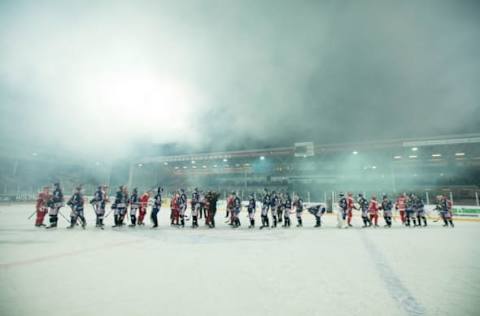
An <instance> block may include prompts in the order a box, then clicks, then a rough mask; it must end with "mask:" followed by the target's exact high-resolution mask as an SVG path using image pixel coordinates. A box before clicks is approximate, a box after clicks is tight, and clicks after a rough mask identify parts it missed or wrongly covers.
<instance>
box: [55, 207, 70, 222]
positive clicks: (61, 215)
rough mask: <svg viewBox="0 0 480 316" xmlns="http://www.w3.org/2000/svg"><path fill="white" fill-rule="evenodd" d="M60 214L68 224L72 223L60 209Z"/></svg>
mask: <svg viewBox="0 0 480 316" xmlns="http://www.w3.org/2000/svg"><path fill="white" fill-rule="evenodd" d="M58 214H60V215H61V216H62V217H63V219H64V220H66V221H67V223H70V221H69V220H68V219H67V218H66V217H65V216H64V215H63V214H62V212H60V209H59V210H58Z"/></svg>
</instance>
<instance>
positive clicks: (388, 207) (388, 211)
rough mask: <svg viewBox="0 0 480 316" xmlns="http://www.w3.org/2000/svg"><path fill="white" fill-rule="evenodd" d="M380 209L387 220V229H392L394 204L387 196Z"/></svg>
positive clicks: (384, 197)
mask: <svg viewBox="0 0 480 316" xmlns="http://www.w3.org/2000/svg"><path fill="white" fill-rule="evenodd" d="M380 208H381V209H382V210H383V219H384V220H385V223H386V224H385V227H388V228H390V227H392V208H393V203H392V201H390V200H389V199H388V196H387V195H384V196H383V200H382V204H381V206H380Z"/></svg>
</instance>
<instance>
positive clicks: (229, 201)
mask: <svg viewBox="0 0 480 316" xmlns="http://www.w3.org/2000/svg"><path fill="white" fill-rule="evenodd" d="M232 208H233V196H232V195H231V194H230V195H229V196H228V197H227V209H226V214H225V218H229V217H230V225H232V220H231V214H232Z"/></svg>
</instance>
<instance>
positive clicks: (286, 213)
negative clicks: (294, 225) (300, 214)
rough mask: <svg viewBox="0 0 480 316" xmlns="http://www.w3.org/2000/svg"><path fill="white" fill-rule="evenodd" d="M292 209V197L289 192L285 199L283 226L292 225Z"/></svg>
mask: <svg viewBox="0 0 480 316" xmlns="http://www.w3.org/2000/svg"><path fill="white" fill-rule="evenodd" d="M291 211H292V199H291V198H290V194H289V193H288V192H287V193H286V195H285V199H284V201H283V220H284V221H283V226H282V227H290V212H291Z"/></svg>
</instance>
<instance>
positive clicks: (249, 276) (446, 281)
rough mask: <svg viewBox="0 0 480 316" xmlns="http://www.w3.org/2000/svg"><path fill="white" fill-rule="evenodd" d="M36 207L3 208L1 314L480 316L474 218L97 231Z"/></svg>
mask: <svg viewBox="0 0 480 316" xmlns="http://www.w3.org/2000/svg"><path fill="white" fill-rule="evenodd" d="M33 207H34V206H33V205H27V204H25V205H11V206H1V205H0V218H1V220H0V284H1V288H0V315H6V316H11V315H12V316H17V315H50V316H57V315H62V316H65V315H69V316H70V315H102V316H108V315H115V316H120V315H129V316H130V315H135V316H137V315H196V316H197V315H209V316H212V315H276V316H278V315H348V316H352V315H368V316H370V315H479V314H480V247H478V240H479V238H480V223H470V222H457V223H456V227H455V228H454V229H451V228H443V227H441V223H440V222H437V223H432V222H431V223H429V224H430V225H429V227H427V228H410V229H407V228H404V227H401V226H400V224H399V223H398V222H395V223H394V227H393V228H392V229H384V228H377V229H373V228H372V229H366V230H365V229H361V228H359V226H360V219H359V218H358V214H355V215H356V216H357V217H355V218H354V225H355V226H356V227H355V228H353V229H351V228H350V229H342V230H340V229H337V228H335V224H336V223H335V222H336V219H335V217H334V216H327V217H326V218H325V221H326V223H325V225H324V227H322V228H321V229H314V228H312V226H313V225H314V219H313V217H312V216H311V215H310V214H308V213H307V212H304V216H303V217H304V227H303V228H301V229H297V228H295V227H291V228H290V229H289V230H286V229H282V228H277V229H269V230H263V231H260V230H259V229H258V228H257V229H255V230H253V231H252V230H249V229H248V228H247V219H246V213H245V212H242V214H241V220H242V227H241V228H240V229H238V230H233V229H231V228H230V227H229V226H228V225H226V224H224V222H223V216H224V212H223V211H220V212H219V213H218V214H217V217H216V219H217V226H218V227H217V228H216V229H214V230H209V229H207V228H205V227H203V221H201V222H200V223H201V227H200V229H198V230H192V229H191V228H185V229H183V230H182V229H177V228H171V227H169V226H168V214H169V211H168V210H166V209H163V210H162V212H161V219H160V225H161V227H160V229H158V230H151V229H149V228H147V227H145V228H135V229H129V228H128V227H124V228H121V229H118V230H113V229H112V228H110V227H107V229H105V230H104V231H101V230H97V229H95V228H94V227H93V223H94V221H93V211H92V210H91V208H90V206H89V207H88V209H87V214H88V221H89V226H88V227H87V229H86V231H82V230H81V229H80V228H77V229H75V230H74V231H68V230H66V229H65V227H66V226H67V223H66V222H65V221H64V220H63V219H60V222H59V224H60V228H58V229H57V230H55V231H47V230H44V229H36V228H34V227H33V219H32V220H30V221H28V220H27V219H26V218H27V217H28V215H29V214H30V213H31V212H32V211H33ZM62 211H63V213H64V214H65V215H68V211H67V210H66V208H63V209H62ZM106 222H107V223H108V224H109V225H108V226H111V222H112V218H111V217H110V218H108V219H107V220H106ZM147 222H148V221H147ZM188 223H189V222H188ZM258 223H259V219H257V225H258ZM380 223H381V224H382V225H383V219H380ZM292 224H293V226H294V225H295V224H296V221H295V217H294V216H293V214H292Z"/></svg>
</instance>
